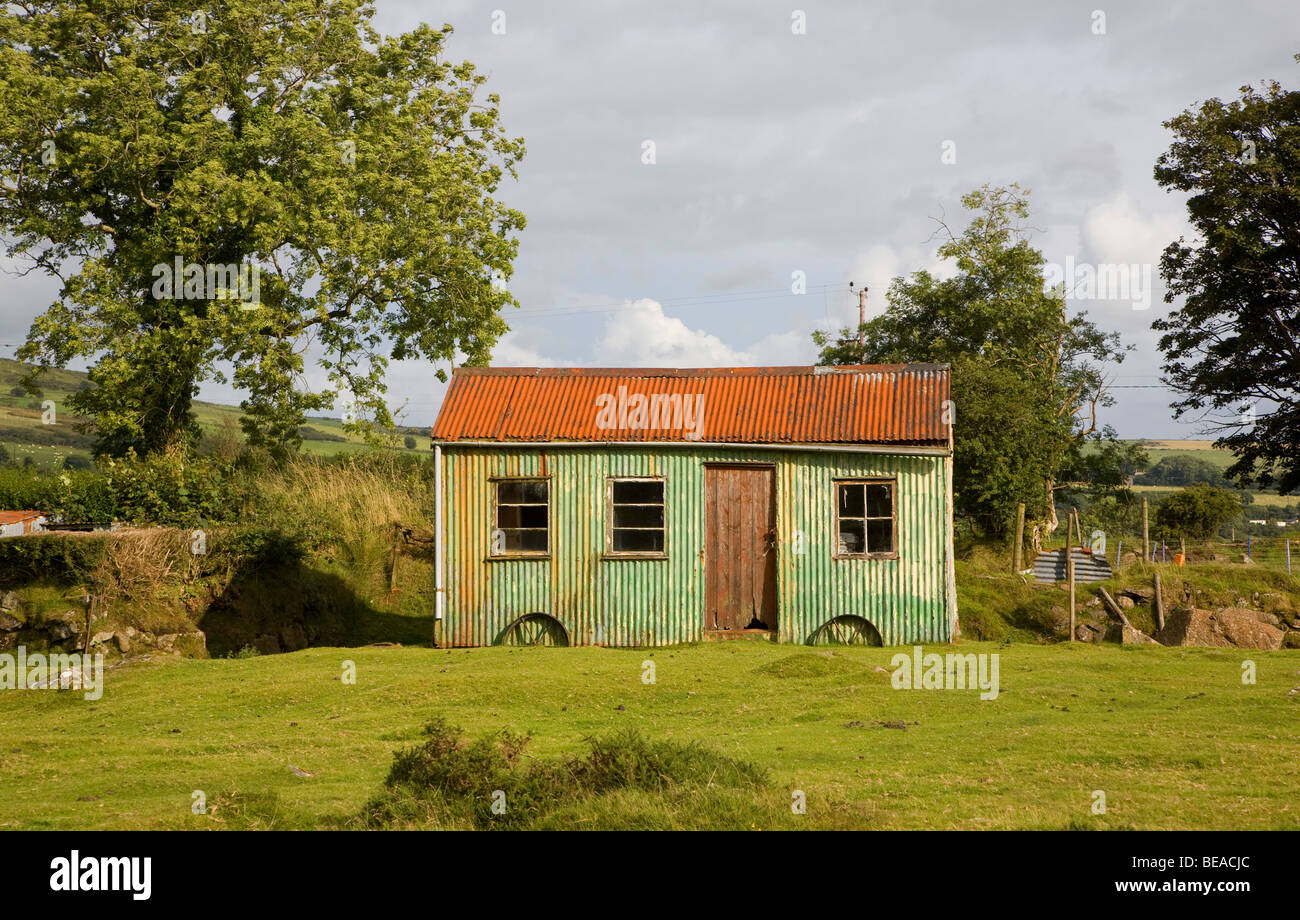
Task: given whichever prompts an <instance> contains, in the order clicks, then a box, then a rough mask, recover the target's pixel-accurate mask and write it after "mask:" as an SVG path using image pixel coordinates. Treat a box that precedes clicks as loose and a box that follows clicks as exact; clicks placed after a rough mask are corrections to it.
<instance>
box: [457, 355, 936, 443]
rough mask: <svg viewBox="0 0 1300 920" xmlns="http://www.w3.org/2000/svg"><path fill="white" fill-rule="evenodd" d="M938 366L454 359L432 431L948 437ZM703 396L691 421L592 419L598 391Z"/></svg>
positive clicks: (514, 435)
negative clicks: (493, 364) (613, 364)
mask: <svg viewBox="0 0 1300 920" xmlns="http://www.w3.org/2000/svg"><path fill="white" fill-rule="evenodd" d="M950 393H951V391H950V384H949V375H948V367H947V366H946V365H939V364H881V365H851V366H842V367H742V368H697V369H674V368H666V369H664V368H528V367H521V368H457V369H456V370H455V372H454V374H453V377H452V382H451V387H450V388H449V390H448V393H447V396H446V399H445V400H444V402H443V405H442V409H441V411H440V413H439V415H438V421H437V423H436V424H435V426H434V428H433V431H432V436H433V439H434V440H435V441H442V442H453V441H500V442H511V441H514V442H552V443H553V442H563V441H570V442H579V443H580V442H602V441H618V442H628V441H647V442H663V441H685V442H689V441H692V440H697V441H701V442H707V443H717V444H727V443H733V444H893V445H930V446H944V447H946V446H947V445H948V444H949V435H950V429H951V425H950V422H951V418H952V416H951V412H950V411H948V410H949V409H950V404H948V402H947V401H948V400H949V399H951V395H950ZM635 395H641V396H644V397H647V398H649V397H651V396H658V397H662V396H669V397H671V396H680V397H686V396H692V397H697V398H699V397H702V399H703V403H702V405H703V415H702V420H701V424H700V426H699V429H698V430H696V431H688V430H685V429H684V428H680V427H679V428H675V429H674V428H664V427H660V428H649V427H645V428H638V427H635V426H632V427H629V426H625V425H620V426H615V427H612V428H602V427H600V426H599V425H598V423H597V417H598V406H599V405H600V403H599V401H598V400H599V399H600V398H601V397H609V396H617V397H619V398H630V397H631V396H635Z"/></svg>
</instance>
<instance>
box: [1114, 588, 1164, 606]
mask: <svg viewBox="0 0 1300 920" xmlns="http://www.w3.org/2000/svg"><path fill="white" fill-rule="evenodd" d="M1116 594H1117V595H1118V596H1119V597H1127V598H1129V599H1130V600H1133V601H1136V602H1137V603H1139V604H1149V603H1151V599H1152V598H1153V597H1155V596H1156V589H1155V588H1148V587H1146V586H1145V585H1135V586H1133V587H1131V588H1124V589H1123V590H1121V591H1117V592H1116Z"/></svg>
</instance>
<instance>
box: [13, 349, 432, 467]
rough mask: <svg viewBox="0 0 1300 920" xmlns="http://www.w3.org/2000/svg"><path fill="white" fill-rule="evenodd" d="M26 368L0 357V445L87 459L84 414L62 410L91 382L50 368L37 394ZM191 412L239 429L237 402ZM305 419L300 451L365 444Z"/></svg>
mask: <svg viewBox="0 0 1300 920" xmlns="http://www.w3.org/2000/svg"><path fill="white" fill-rule="evenodd" d="M29 370H30V368H29V366H28V365H25V364H23V363H22V362H19V361H14V360H12V359H10V358H0V444H3V445H4V446H5V448H6V449H7V450H8V451H9V453H10V454H11V455H12V456H13V457H14V458H15V459H17V461H18V462H19V463H22V462H23V461H24V459H26V458H29V457H30V458H31V460H32V462H33V463H35V464H37V465H39V466H57V465H60V464H62V463H63V461H64V459H65V458H67V457H69V456H75V457H83V458H89V457H90V448H91V443H92V440H93V439H92V438H91V436H90V435H87V434H83V433H81V432H79V431H78V430H77V424H78V423H79V422H82V421H84V419H78V418H77V417H76V416H73V415H70V414H68V413H67V412H66V411H65V410H64V407H65V406H66V404H67V398H68V397H69V396H70V395H71V394H73V393H75V392H76V391H77V390H80V389H82V388H84V387H87V386H89V385H90V381H89V378H88V377H87V375H86V374H85V372H84V371H71V370H63V369H60V368H53V369H50V370H48V371H46V372H45V373H44V374H43V375H42V377H41V394H40V395H39V396H36V395H32V394H29V393H27V392H26V391H25V390H22V389H21V387H20V385H19V382H18V381H19V380H20V379H21V378H22V377H24V376H25V375H26V374H27V373H28V371H29ZM46 400H51V401H53V403H54V419H55V421H54V424H52V425H47V424H45V423H44V421H43V420H42V416H43V414H44V411H43V408H42V403H43V402H45V401H46ZM194 414H195V416H196V417H197V419H198V422H199V425H200V426H201V427H202V428H203V430H204V432H205V433H216V432H218V431H223V430H225V429H227V428H230V429H233V430H234V431H236V432H237V431H239V408H238V407H237V406H227V405H222V404H220V403H212V402H202V401H196V402H195V403H194ZM308 422H309V424H308V425H305V426H304V432H303V434H304V440H303V446H302V449H303V452H304V453H310V454H316V455H319V456H334V455H336V454H340V453H346V452H348V451H355V450H360V449H363V448H364V447H365V442H364V441H363V440H362V439H361V438H359V437H356V436H355V435H352V434H350V433H348V432H346V431H344V430H343V422H342V420H341V419H337V418H328V417H323V416H311V417H309V419H308ZM428 433H429V428H428V426H412V427H401V428H398V429H397V434H398V435H407V434H410V435H414V436H415V437H416V446H415V449H414V450H410V451H408V450H407V449H406V448H405V447H402V446H401V442H400V441H399V446H398V449H399V450H401V451H403V452H406V453H422V452H424V451H427V450H428V446H429V445H428V440H427V438H428Z"/></svg>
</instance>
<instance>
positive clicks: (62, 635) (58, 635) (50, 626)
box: [45, 620, 79, 642]
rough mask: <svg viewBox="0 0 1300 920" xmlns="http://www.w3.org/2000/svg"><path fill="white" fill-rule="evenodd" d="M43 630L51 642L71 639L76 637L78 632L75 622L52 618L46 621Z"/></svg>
mask: <svg viewBox="0 0 1300 920" xmlns="http://www.w3.org/2000/svg"><path fill="white" fill-rule="evenodd" d="M45 631H46V633H48V634H49V637H50V640H51V641H53V642H62V641H64V640H65V639H72V638H74V637H76V635H77V633H78V632H79V630H78V629H77V627H76V624H74V623H69V622H68V621H66V620H54V621H51V622H48V623H46V625H45Z"/></svg>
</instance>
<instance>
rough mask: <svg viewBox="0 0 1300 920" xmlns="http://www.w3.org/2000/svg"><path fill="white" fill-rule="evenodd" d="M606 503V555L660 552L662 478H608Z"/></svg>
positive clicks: (662, 544)
mask: <svg viewBox="0 0 1300 920" xmlns="http://www.w3.org/2000/svg"><path fill="white" fill-rule="evenodd" d="M609 506H610V508H609V512H610V513H609V552H610V555H616V556H662V555H664V552H665V546H666V545H667V544H666V537H665V533H664V481H663V480H662V479H612V480H610V484H609Z"/></svg>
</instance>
